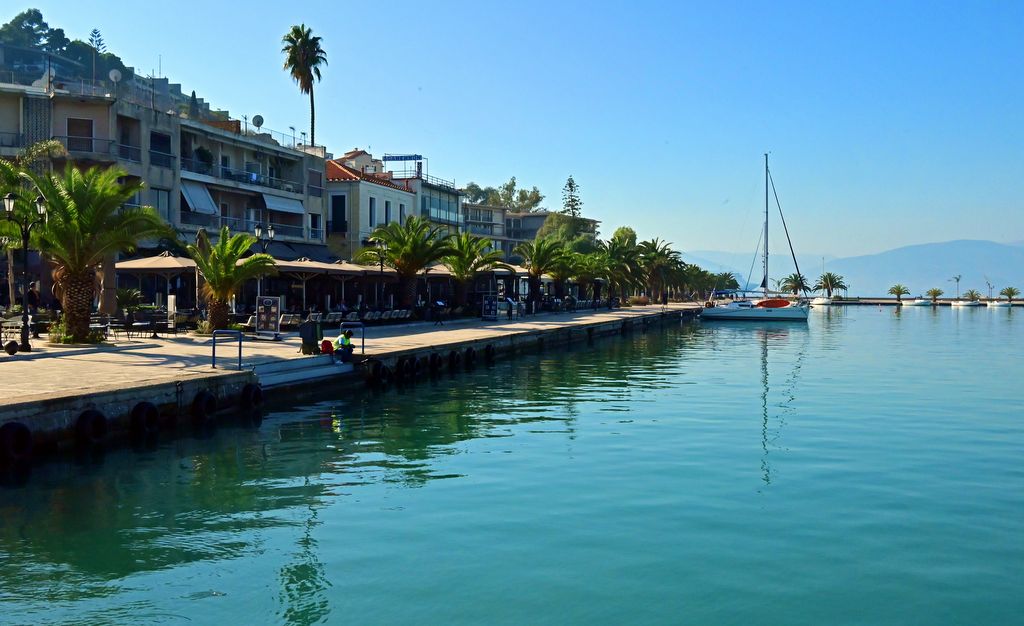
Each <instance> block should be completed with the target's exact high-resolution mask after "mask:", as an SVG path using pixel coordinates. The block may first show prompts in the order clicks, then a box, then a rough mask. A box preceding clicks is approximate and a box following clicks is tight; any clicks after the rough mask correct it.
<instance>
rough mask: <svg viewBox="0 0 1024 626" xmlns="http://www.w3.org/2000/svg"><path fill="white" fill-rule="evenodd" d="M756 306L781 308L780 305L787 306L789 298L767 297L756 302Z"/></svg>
mask: <svg viewBox="0 0 1024 626" xmlns="http://www.w3.org/2000/svg"><path fill="white" fill-rule="evenodd" d="M757 306H759V307H761V308H763V309H781V308H782V307H785V306H789V300H786V299H785V298H768V299H767V300H761V301H760V302H758V303H757Z"/></svg>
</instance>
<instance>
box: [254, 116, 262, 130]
mask: <svg viewBox="0 0 1024 626" xmlns="http://www.w3.org/2000/svg"><path fill="white" fill-rule="evenodd" d="M252 125H253V126H255V127H256V130H259V129H260V127H261V126H263V116H262V115H254V116H252Z"/></svg>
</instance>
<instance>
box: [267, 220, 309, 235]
mask: <svg viewBox="0 0 1024 626" xmlns="http://www.w3.org/2000/svg"><path fill="white" fill-rule="evenodd" d="M270 225H271V226H273V227H274V236H275V237H279V236H280V237H294V238H296V239H305V237H306V229H305V228H303V227H302V226H292V225H290V224H274V223H271V224H270Z"/></svg>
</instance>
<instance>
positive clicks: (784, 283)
mask: <svg viewBox="0 0 1024 626" xmlns="http://www.w3.org/2000/svg"><path fill="white" fill-rule="evenodd" d="M779 289H781V290H782V291H785V292H787V293H792V294H793V295H794V296H798V295H800V292H801V291H810V288H809V287H808V286H807V279H806V278H804V275H803V274H798V273H794V274H790V275H789V276H786V277H784V278H783V279H782V280H780V281H779Z"/></svg>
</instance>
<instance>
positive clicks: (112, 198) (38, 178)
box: [25, 164, 168, 342]
mask: <svg viewBox="0 0 1024 626" xmlns="http://www.w3.org/2000/svg"><path fill="white" fill-rule="evenodd" d="M25 176H27V177H28V178H29V179H30V180H32V182H33V183H34V184H35V186H36V189H37V190H38V192H39V193H40V194H41V195H42V196H43V198H45V200H46V205H47V214H46V222H45V224H44V225H42V226H41V227H40V228H39V230H38V231H37V232H38V236H37V240H38V245H39V249H40V250H42V251H43V253H44V254H46V255H47V256H48V257H49V258H50V259H51V260H52V262H53V263H54V265H55V266H56V269H55V271H54V278H55V280H56V283H57V287H58V290H59V292H60V295H61V303H62V305H63V309H64V315H65V318H66V327H67V332H68V334H69V335H70V336H71V339H72V341H76V342H78V341H85V340H86V339H87V338H88V335H89V312H90V310H91V308H92V300H93V295H94V291H95V286H96V269H97V268H98V267H99V266H100V264H101V263H102V262H103V261H104V259H110V258H112V257H113V256H115V255H117V254H118V253H121V252H129V251H131V250H134V249H135V247H136V246H137V245H138V242H139V241H140V240H143V239H148V238H154V237H160V236H163V235H165V234H166V233H167V229H168V226H167V225H166V224H165V223H164V222H163V220H161V219H160V216H159V215H158V214H157V212H156V210H155V209H153V208H152V207H126V206H124V204H125V203H127V202H129V201H130V200H131V199H132V198H133V197H134V196H135V194H137V193H138V192H139V191H140V190H141V189H142V183H141V182H120V180H119V179H122V178H123V177H124V176H126V172H125V171H124V170H122V169H121V168H118V167H111V168H108V169H100V168H98V167H92V168H89V169H88V170H86V171H84V172H83V171H82V170H80V169H78V168H77V167H75V166H74V165H71V164H68V166H67V167H66V168H65V169H64V173H63V174H52V175H47V176H44V175H40V174H35V173H31V172H26V173H25Z"/></svg>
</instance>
